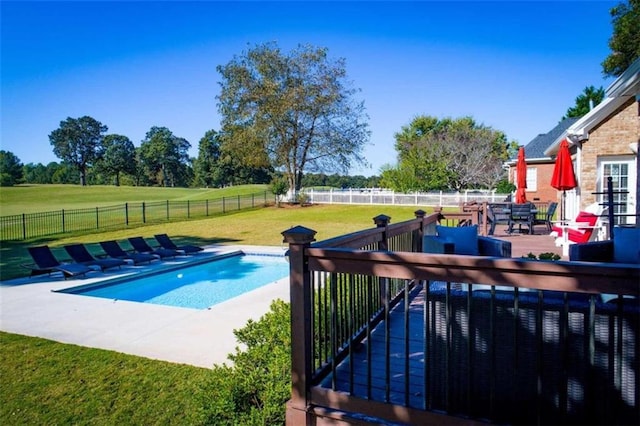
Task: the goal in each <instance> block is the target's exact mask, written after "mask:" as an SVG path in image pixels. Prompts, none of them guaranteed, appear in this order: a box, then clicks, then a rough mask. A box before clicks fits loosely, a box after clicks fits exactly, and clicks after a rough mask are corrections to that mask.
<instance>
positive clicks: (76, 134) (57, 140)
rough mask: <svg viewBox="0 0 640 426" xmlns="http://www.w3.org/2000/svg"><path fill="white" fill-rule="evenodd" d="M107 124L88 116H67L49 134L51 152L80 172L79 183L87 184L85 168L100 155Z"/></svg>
mask: <svg viewBox="0 0 640 426" xmlns="http://www.w3.org/2000/svg"><path fill="white" fill-rule="evenodd" d="M107 130H108V128H107V126H105V125H103V124H102V123H100V122H99V121H97V120H96V119H94V118H91V117H89V116H86V115H85V116H84V117H80V118H71V117H68V118H67V119H66V120H64V121H61V122H60V127H59V128H58V129H56V130H54V131H53V132H51V134H49V141H50V142H51V145H52V146H53V153H54V154H55V155H56V156H57V157H58V158H60V159H62V160H63V161H65V162H66V163H68V164H70V165H71V166H73V167H75V168H76V170H77V171H78V172H79V173H80V185H83V186H84V185H86V184H87V169H88V168H89V167H90V166H91V165H92V164H93V163H94V162H95V161H96V160H98V159H99V158H100V156H101V155H102V150H103V147H102V140H103V133H105V132H106V131H107Z"/></svg>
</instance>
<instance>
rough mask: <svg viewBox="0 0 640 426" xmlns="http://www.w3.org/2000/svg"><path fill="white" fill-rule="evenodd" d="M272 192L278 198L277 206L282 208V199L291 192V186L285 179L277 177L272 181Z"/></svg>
mask: <svg viewBox="0 0 640 426" xmlns="http://www.w3.org/2000/svg"><path fill="white" fill-rule="evenodd" d="M270 187H271V192H272V193H273V195H275V196H276V205H277V207H280V197H281V196H283V195H284V194H286V193H287V191H288V190H289V184H288V183H287V181H286V179H283V178H282V177H280V176H276V177H275V178H273V180H272V181H271V185H270Z"/></svg>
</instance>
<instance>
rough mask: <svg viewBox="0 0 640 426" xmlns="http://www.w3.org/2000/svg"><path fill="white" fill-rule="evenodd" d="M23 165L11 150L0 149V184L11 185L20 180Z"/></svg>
mask: <svg viewBox="0 0 640 426" xmlns="http://www.w3.org/2000/svg"><path fill="white" fill-rule="evenodd" d="M22 170H23V165H22V163H21V162H20V159H19V158H18V156H17V155H15V154H14V153H13V152H11V151H4V150H0V186H13V185H15V184H16V183H20V181H21V180H22Z"/></svg>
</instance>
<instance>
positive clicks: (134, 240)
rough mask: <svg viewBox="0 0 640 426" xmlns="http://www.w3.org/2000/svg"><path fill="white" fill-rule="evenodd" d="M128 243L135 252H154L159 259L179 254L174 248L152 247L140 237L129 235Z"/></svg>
mask: <svg viewBox="0 0 640 426" xmlns="http://www.w3.org/2000/svg"><path fill="white" fill-rule="evenodd" d="M129 243H130V244H131V247H133V249H134V250H135V251H136V253H143V254H155V255H158V256H160V258H161V259H164V258H165V257H176V256H179V255H180V253H178V252H177V251H175V250H169V249H164V248H158V249H154V248H153V247H151V246H150V245H149V244H148V243H147V242H146V241H145V239H144V238H142V237H130V238H129Z"/></svg>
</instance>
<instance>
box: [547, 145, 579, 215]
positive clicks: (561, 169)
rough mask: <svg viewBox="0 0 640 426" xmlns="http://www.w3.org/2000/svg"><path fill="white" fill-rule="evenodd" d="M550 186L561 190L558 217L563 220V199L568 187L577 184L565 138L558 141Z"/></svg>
mask: <svg viewBox="0 0 640 426" xmlns="http://www.w3.org/2000/svg"><path fill="white" fill-rule="evenodd" d="M551 186H553V187H554V188H555V189H557V190H559V191H562V204H560V218H561V219H562V220H564V207H565V199H566V197H567V193H566V192H565V191H567V190H568V189H573V188H575V187H576V186H578V183H577V182H576V175H575V173H574V172H573V162H572V161H571V153H569V144H568V143H567V140H566V139H563V140H562V142H560V150H559V151H558V156H557V157H556V164H555V166H554V167H553V175H552V176H551Z"/></svg>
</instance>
